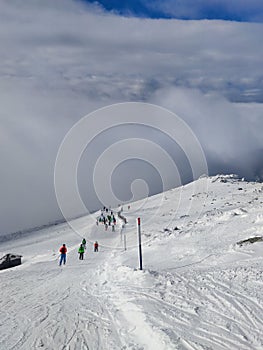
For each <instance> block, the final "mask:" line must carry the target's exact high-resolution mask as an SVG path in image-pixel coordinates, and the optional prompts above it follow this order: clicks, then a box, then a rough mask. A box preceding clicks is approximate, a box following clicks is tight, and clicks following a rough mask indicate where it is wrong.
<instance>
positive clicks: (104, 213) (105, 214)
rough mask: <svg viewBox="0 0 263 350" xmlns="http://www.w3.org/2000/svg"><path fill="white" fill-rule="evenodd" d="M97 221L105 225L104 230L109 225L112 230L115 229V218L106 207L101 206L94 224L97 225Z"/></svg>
mask: <svg viewBox="0 0 263 350" xmlns="http://www.w3.org/2000/svg"><path fill="white" fill-rule="evenodd" d="M99 223H101V224H103V225H104V227H105V231H107V230H108V227H109V226H111V229H112V231H113V232H114V231H115V226H116V223H117V220H116V218H115V216H114V214H113V211H111V210H109V209H108V208H105V207H104V208H103V209H102V210H101V214H100V216H99V217H98V218H97V220H96V224H97V225H99Z"/></svg>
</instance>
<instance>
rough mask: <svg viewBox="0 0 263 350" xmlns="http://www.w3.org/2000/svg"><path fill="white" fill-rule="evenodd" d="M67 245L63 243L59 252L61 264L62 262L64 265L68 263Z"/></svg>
mask: <svg viewBox="0 0 263 350" xmlns="http://www.w3.org/2000/svg"><path fill="white" fill-rule="evenodd" d="M67 251H68V250H67V247H66V244H63V245H62V247H60V249H59V252H60V261H59V266H61V264H62V262H63V263H64V265H65V264H66V256H67Z"/></svg>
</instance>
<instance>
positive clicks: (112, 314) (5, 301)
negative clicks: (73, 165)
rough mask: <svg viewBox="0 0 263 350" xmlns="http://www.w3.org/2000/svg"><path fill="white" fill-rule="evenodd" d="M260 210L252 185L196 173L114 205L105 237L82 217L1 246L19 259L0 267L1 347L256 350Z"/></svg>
mask: <svg viewBox="0 0 263 350" xmlns="http://www.w3.org/2000/svg"><path fill="white" fill-rule="evenodd" d="M262 204H263V186H262V184H261V183H252V182H246V181H244V180H243V181H241V180H238V179H236V178H235V177H234V176H216V177H210V178H206V177H204V178H200V179H199V180H197V181H195V182H193V183H191V184H188V185H186V186H183V187H181V188H176V189H173V190H170V191H168V192H166V193H164V194H160V195H156V196H154V197H151V198H148V199H147V200H142V201H139V202H137V203H130V204H129V207H128V205H124V206H123V211H122V213H121V216H119V217H117V222H116V228H115V230H113V229H111V226H112V225H111V226H108V227H107V230H105V225H104V224H103V223H102V222H96V219H94V218H95V216H87V217H82V218H80V219H77V220H75V221H74V226H75V227H78V232H80V234H79V233H78V234H77V233H76V232H74V230H72V229H71V228H70V226H69V225H68V224H60V225H56V226H52V227H49V228H45V229H43V230H42V231H37V232H31V233H28V234H25V235H21V237H19V238H17V239H12V240H6V241H5V242H1V243H0V257H2V256H4V255H5V254H8V253H11V254H19V255H22V256H23V258H22V264H21V265H19V266H16V267H13V268H9V269H5V270H1V271H0V280H1V308H0V320H1V322H0V334H1V337H0V349H1V350H12V349H13V350H17V349H19V350H29V349H50V350H54V349H56V350H62V349H67V350H73V349H74V350H77V349H78V350H87V349H92V350H95V349H99V350H114V349H116V350H121V349H122V350H124V349H125V350H139V349H140V350H142V349H145V350H146V349H149V350H171V349H182V350H184V349H185V350H190V349H191V350H194V349H196V350H197V349H198V350H199V349H203V350H208V349H209V350H226V349H231V350H235V349H236V350H256V349H257V350H259V349H263V335H262V329H263V272H262V268H263V242H262V236H263V214H262ZM96 215H97V217H99V216H100V213H97V214H96ZM138 217H140V218H141V223H142V225H141V228H142V230H141V232H142V253H143V270H142V271H141V270H139V269H138V246H137V218H138ZM124 218H125V219H126V221H127V223H126V224H125V223H124ZM83 238H85V239H86V243H85V245H86V249H85V250H84V255H83V256H82V257H83V260H80V259H79V255H78V250H79V248H80V244H81V243H83V242H82V239H83ZM96 241H97V242H98V247H97V250H98V251H96V252H95V251H94V242H96ZM124 243H125V244H126V247H127V249H126V250H124ZM62 244H65V245H66V247H67V252H66V255H67V259H66V264H65V265H64V264H62V265H61V266H59V258H60V253H59V249H60V247H61V246H62ZM81 252H83V250H81Z"/></svg>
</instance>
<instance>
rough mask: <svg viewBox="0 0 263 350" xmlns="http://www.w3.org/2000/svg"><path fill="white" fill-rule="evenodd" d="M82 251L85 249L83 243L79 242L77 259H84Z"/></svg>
mask: <svg viewBox="0 0 263 350" xmlns="http://www.w3.org/2000/svg"><path fill="white" fill-rule="evenodd" d="M84 251H85V249H84V245H83V244H81V245H80V246H79V251H78V252H79V260H83V259H84Z"/></svg>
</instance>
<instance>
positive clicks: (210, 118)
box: [0, 0, 263, 234]
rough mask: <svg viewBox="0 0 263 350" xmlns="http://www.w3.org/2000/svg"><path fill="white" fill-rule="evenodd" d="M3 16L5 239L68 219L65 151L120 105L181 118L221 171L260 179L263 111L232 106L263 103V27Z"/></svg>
mask: <svg viewBox="0 0 263 350" xmlns="http://www.w3.org/2000/svg"><path fill="white" fill-rule="evenodd" d="M0 6H1V13H0V43H1V45H0V62H1V64H0V99H1V109H0V120H1V129H0V136H1V138H0V143H1V148H0V160H1V182H0V190H1V196H2V199H3V198H4V200H1V204H0V220H1V232H0V233H2V234H3V233H6V232H10V231H15V230H17V229H21V228H24V227H30V226H34V225H37V224H42V223H46V222H47V221H52V220H54V219H55V218H57V217H58V216H59V210H58V208H57V205H56V200H55V195H54V189H53V169H54V163H55V158H56V153H57V150H58V147H59V145H60V143H61V141H62V139H63V137H64V136H65V134H66V132H67V131H68V130H69V128H70V127H71V126H72V125H73V124H74V123H75V122H76V121H77V120H79V119H80V118H81V117H82V116H84V115H86V114H87V113H89V112H91V111H93V110H94V109H96V108H98V107H101V106H105V105H108V104H112V103H117V102H124V101H146V102H151V103H156V104H160V105H163V106H166V107H167V108H170V109H172V110H173V111H174V112H175V113H177V114H178V115H179V116H181V117H183V118H184V119H185V120H186V121H187V123H188V124H189V125H190V127H191V128H192V129H193V131H194V132H195V133H196V134H197V136H198V138H199V139H200V142H201V144H202V145H203V147H204V149H205V151H206V154H207V156H208V159H209V160H210V161H211V163H210V169H211V171H217V170H218V171H220V170H222V171H227V170H230V169H231V170H232V169H233V170H235V169H236V170H237V171H240V173H242V174H245V175H248V176H253V175H254V172H255V168H257V167H258V153H257V152H260V150H262V148H263V145H262V137H261V134H262V126H263V123H262V117H261V115H262V108H261V105H256V106H255V105H250V108H246V107H244V109H243V108H240V107H236V106H235V105H233V104H231V103H230V102H228V101H227V100H231V101H243V102H246V101H256V102H262V101H263V93H262V91H263V79H262V57H263V47H262V45H260V43H261V38H262V35H263V25H261V24H248V23H230V22H223V21H200V22H198V21H191V22H184V21H177V20H168V21H166V20H146V19H144V20H143V19H138V18H137V19H136V18H121V17H118V16H114V15H110V14H105V13H103V12H102V11H101V10H100V9H99V8H98V7H96V6H95V7H94V6H87V5H84V4H81V3H80V2H77V1H76V2H75V1H71V0H60V1H54V0H52V1H51V0H48V1H44V2H43V1H40V0H27V1H23V2H21V1H18V0H11V1H10V0H0ZM219 95H220V96H221V97H219ZM254 107H255V108H254ZM251 116H253V117H252V119H249V117H251ZM215 129H216V130H215ZM226 136H227V137H226ZM244 152H247V157H246V160H247V162H245V160H244V158H242V160H241V157H243V154H244ZM253 154H254V155H255V156H254V157H253ZM254 163H255V164H254ZM230 165H231V166H230ZM257 171H258V172H259V173H260V171H261V169H260V167H259V169H258V168H257Z"/></svg>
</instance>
